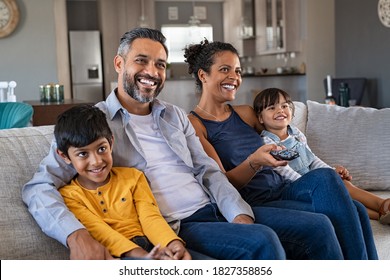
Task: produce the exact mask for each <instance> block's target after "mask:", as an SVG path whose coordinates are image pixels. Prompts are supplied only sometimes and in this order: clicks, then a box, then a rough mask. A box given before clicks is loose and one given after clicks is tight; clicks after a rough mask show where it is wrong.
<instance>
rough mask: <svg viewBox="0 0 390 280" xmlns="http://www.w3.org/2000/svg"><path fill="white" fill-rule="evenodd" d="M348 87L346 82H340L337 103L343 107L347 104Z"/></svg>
mask: <svg viewBox="0 0 390 280" xmlns="http://www.w3.org/2000/svg"><path fill="white" fill-rule="evenodd" d="M348 101H349V87H348V84H347V83H340V87H339V104H340V106H343V107H348V106H349V103H348Z"/></svg>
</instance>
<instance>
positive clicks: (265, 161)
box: [248, 144, 288, 167]
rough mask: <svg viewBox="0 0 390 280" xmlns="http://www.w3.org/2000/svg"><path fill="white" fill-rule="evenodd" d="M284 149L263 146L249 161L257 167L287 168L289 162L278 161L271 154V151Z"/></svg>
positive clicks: (272, 145) (270, 145)
mask: <svg viewBox="0 0 390 280" xmlns="http://www.w3.org/2000/svg"><path fill="white" fill-rule="evenodd" d="M282 149H283V148H282V147H280V146H278V145H275V144H268V145H263V146H261V147H260V148H258V149H257V150H256V151H255V152H254V153H253V154H251V155H250V156H249V157H248V159H249V160H250V161H251V162H252V163H253V164H255V165H257V166H272V167H277V166H285V165H287V163H288V162H287V161H285V160H277V159H275V158H274V157H273V156H272V155H271V154H270V152H271V150H282Z"/></svg>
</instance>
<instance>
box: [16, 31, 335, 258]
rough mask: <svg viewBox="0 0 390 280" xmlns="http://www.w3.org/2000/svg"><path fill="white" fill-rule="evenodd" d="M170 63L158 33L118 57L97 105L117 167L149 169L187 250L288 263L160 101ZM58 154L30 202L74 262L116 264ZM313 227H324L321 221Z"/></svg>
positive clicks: (175, 112) (185, 125)
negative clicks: (89, 224) (72, 195)
mask: <svg viewBox="0 0 390 280" xmlns="http://www.w3.org/2000/svg"><path fill="white" fill-rule="evenodd" d="M167 57H168V51H167V48H166V46H165V38H164V36H163V35H162V34H161V33H160V32H159V31H157V30H152V29H147V28H137V29H134V30H131V31H129V32H127V33H125V34H124V36H123V37H122V38H121V41H120V45H119V48H118V53H117V55H116V56H115V58H114V66H115V69H116V72H117V73H118V88H117V89H115V90H114V91H113V92H111V94H110V95H109V96H108V98H107V100H106V101H103V102H100V103H98V104H97V107H99V108H100V109H101V110H102V111H103V112H104V113H106V115H107V119H108V123H109V125H110V127H111V130H112V132H113V135H114V139H115V141H116V145H115V146H114V149H113V159H114V166H129V167H135V168H137V169H140V170H142V171H144V173H145V175H146V177H147V179H148V181H149V183H150V187H151V189H152V192H153V194H154V196H155V198H156V200H157V203H158V205H159V207H160V210H161V213H162V215H163V216H164V218H165V219H166V220H167V222H168V223H170V225H171V227H172V228H173V229H174V230H176V232H178V234H179V236H180V237H181V238H182V239H183V240H184V241H185V242H186V243H187V248H189V249H192V250H195V251H198V252H200V253H203V254H205V255H208V256H210V257H212V258H216V259H284V258H285V251H284V249H283V247H282V245H281V242H280V241H279V238H278V236H277V234H276V233H275V232H274V231H273V230H272V229H270V228H269V227H267V226H264V225H261V224H254V214H253V211H252V209H251V208H250V206H249V205H248V204H247V203H246V202H244V201H243V199H242V198H241V196H240V195H239V193H238V192H237V191H236V189H235V188H234V187H233V186H232V185H231V184H230V183H229V182H228V180H227V178H226V176H225V175H224V174H223V173H222V172H221V171H220V169H219V167H218V165H217V164H216V163H215V162H214V161H213V160H212V159H211V158H209V157H208V156H207V154H206V153H205V152H204V150H203V148H202V146H201V144H200V142H199V140H198V138H197V137H196V135H195V131H194V129H193V127H192V126H191V124H190V122H189V121H188V119H187V117H186V114H185V112H183V111H182V110H181V109H179V108H178V107H176V106H173V105H171V104H168V103H165V102H162V101H160V100H158V99H156V97H157V96H158V94H159V93H160V91H161V90H162V88H163V85H164V81H165V70H166V65H167ZM55 149H56V143H55V142H53V144H52V147H51V150H50V153H49V155H48V156H47V157H46V158H45V159H44V160H43V161H42V162H41V164H40V166H39V170H38V172H37V173H36V174H35V175H34V177H33V179H32V180H31V181H30V182H28V183H27V184H26V185H25V186H24V188H23V200H24V202H25V203H26V204H27V205H28V207H29V211H30V213H31V214H32V215H33V216H34V218H35V219H36V221H37V222H38V224H39V225H40V226H41V228H42V230H43V231H44V232H45V233H46V234H47V235H49V236H51V237H53V238H55V239H57V240H58V241H60V242H62V243H63V244H64V245H67V246H68V247H69V248H70V257H71V259H110V258H111V256H110V255H109V253H108V251H107V249H106V248H104V247H103V246H101V245H100V244H99V243H98V242H96V241H95V240H94V239H93V238H92V237H91V236H90V235H89V233H88V232H87V231H86V230H85V228H84V227H83V225H82V224H80V222H78V221H77V220H76V219H75V218H74V216H73V214H72V213H71V212H70V211H69V210H68V209H67V207H66V206H65V204H64V202H63V200H62V198H61V195H60V194H59V192H58V191H57V188H60V187H61V186H63V185H65V184H66V183H68V182H69V181H70V180H71V179H72V178H73V176H74V175H75V174H76V171H75V170H74V168H73V167H72V166H67V165H66V164H64V163H63V162H62V161H61V159H60V158H58V156H57V155H56V152H55ZM91 172H93V170H91ZM319 218H320V219H319V220H321V218H322V217H319ZM310 223H314V224H317V218H314V219H313V220H312V221H310ZM308 226H309V225H308ZM315 226H316V225H315ZM302 230H305V229H302ZM319 232H320V233H322V232H324V231H319ZM326 235H332V233H331V232H327V231H325V232H324V235H323V238H324V239H326V238H325V236H326ZM316 240H317V241H318V240H322V235H321V237H318V236H317V238H316ZM319 243H321V242H319ZM322 245H324V244H322ZM315 246H317V245H315ZM323 247H326V246H323ZM310 249H311V248H310ZM191 254H192V253H191ZM194 258H195V257H194Z"/></svg>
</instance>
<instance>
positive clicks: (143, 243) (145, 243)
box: [131, 236, 154, 252]
mask: <svg viewBox="0 0 390 280" xmlns="http://www.w3.org/2000/svg"><path fill="white" fill-rule="evenodd" d="M131 241H133V242H134V243H135V244H137V245H138V246H140V247H141V248H142V249H144V250H145V251H146V252H150V251H152V249H153V248H154V245H153V244H152V243H151V242H150V241H149V239H148V238H147V237H146V236H135V237H133V238H132V239H131Z"/></svg>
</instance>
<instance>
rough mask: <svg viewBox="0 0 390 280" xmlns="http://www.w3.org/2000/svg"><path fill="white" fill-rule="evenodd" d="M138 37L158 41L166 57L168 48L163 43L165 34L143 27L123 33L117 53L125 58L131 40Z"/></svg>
mask: <svg viewBox="0 0 390 280" xmlns="http://www.w3.org/2000/svg"><path fill="white" fill-rule="evenodd" d="M140 38H146V39H151V40H153V41H156V42H159V43H160V44H161V45H162V46H163V47H164V50H165V52H166V54H167V57H168V48H167V46H166V45H165V41H166V38H165V36H164V35H163V34H162V33H161V31H159V30H156V29H151V28H145V27H138V28H134V29H132V30H130V31H128V32H126V33H125V34H123V36H122V38H121V39H120V42H119V47H118V52H117V54H118V55H120V56H121V57H123V58H126V55H127V53H128V52H129V50H130V48H131V44H132V43H133V41H134V40H135V39H140Z"/></svg>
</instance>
